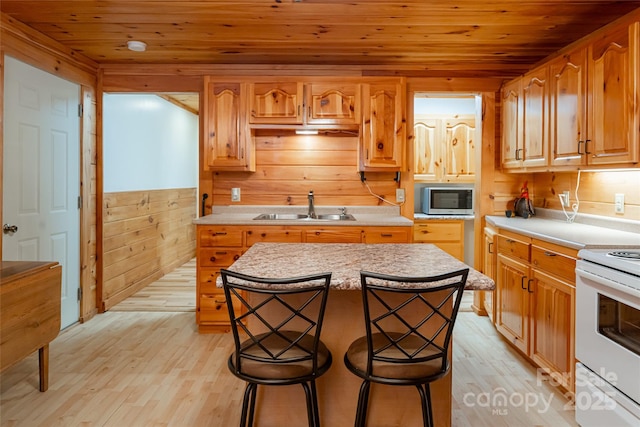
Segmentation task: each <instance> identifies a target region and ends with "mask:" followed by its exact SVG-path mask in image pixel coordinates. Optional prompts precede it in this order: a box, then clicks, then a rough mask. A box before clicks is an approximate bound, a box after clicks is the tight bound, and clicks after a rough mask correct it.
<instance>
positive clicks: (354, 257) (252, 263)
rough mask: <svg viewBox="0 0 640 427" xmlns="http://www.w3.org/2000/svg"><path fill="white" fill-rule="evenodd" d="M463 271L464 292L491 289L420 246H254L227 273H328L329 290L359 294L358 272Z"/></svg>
mask: <svg viewBox="0 0 640 427" xmlns="http://www.w3.org/2000/svg"><path fill="white" fill-rule="evenodd" d="M463 268H469V276H468V278H467V284H466V287H465V289H468V290H492V289H494V287H495V284H494V282H493V280H491V278H489V277H487V276H485V275H484V274H482V273H480V272H478V271H476V270H474V269H473V268H470V267H469V266H468V265H466V264H464V263H463V262H461V261H459V260H457V259H456V258H454V257H452V256H451V255H449V254H447V253H446V252H444V251H442V250H441V249H439V248H438V247H437V246H435V245H431V244H424V243H417V244H413V243H384V244H365V243H256V244H255V245H253V246H252V247H251V248H249V250H248V251H247V252H245V253H244V254H243V255H242V256H241V257H240V258H239V259H238V260H237V261H236V262H234V263H233V264H232V265H231V266H230V267H229V270H232V271H236V272H239V273H244V274H249V275H254V276H262V277H270V278H284V277H294V276H303V275H308V274H316V273H325V272H331V273H332V277H331V288H332V289H338V290H359V289H360V271H361V270H367V271H372V272H376V273H382V274H389V275H397V276H435V275H439V274H444V273H448V272H452V271H456V270H460V269H463ZM217 283H218V286H221V281H220V279H218V282H217Z"/></svg>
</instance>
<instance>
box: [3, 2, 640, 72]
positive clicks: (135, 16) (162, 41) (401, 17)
mask: <svg viewBox="0 0 640 427" xmlns="http://www.w3.org/2000/svg"><path fill="white" fill-rule="evenodd" d="M639 7H640V1H631V0H627V1H604V0H602V1H601V0H579V1H578V0H546V1H544V0H540V1H527V0H524V1H517V0H507V1H496V0H457V1H456V0H430V1H427V0H406V1H380V0H351V1H346V0H238V1H221V0H211V1H189V0H129V1H122V0H120V1H115V0H103V1H93V0H91V1H87V0H75V1H60V0H1V1H0V11H2V12H3V13H5V14H6V15H7V16H9V17H11V18H14V19H16V20H18V21H20V22H21V23H23V24H26V25H28V26H30V27H32V28H34V29H36V30H38V31H40V32H42V33H44V34H46V35H47V36H49V37H51V38H53V39H55V40H57V41H59V42H60V43H62V44H64V45H65V46H67V47H68V48H70V49H73V50H75V51H78V52H81V53H82V54H84V55H85V56H87V57H89V58H91V59H92V60H94V61H95V62H97V63H99V64H134V63H135V64H295V65H317V64H322V65H327V64H329V65H354V66H363V67H364V68H368V69H380V70H412V71H413V72H414V73H423V74H429V75H442V76H451V75H452V73H454V74H457V75H468V76H506V77H508V76H513V75H515V74H518V73H520V72H522V71H525V70H526V69H528V68H530V66H531V65H532V64H535V63H536V62H538V61H540V60H542V59H543V58H544V57H546V56H547V55H549V54H551V53H553V52H554V51H557V50H558V49H560V48H562V47H564V46H566V45H568V44H569V43H571V42H573V41H575V40H577V39H579V38H581V37H582V36H584V35H586V34H589V33H591V32H593V31H594V30H596V29H597V28H599V27H601V26H603V25H605V24H607V23H609V22H611V21H613V20H615V19H616V18H618V17H620V16H622V15H625V14H626V13H628V12H630V11H632V10H634V9H636V8H639ZM128 40H140V41H143V42H145V43H147V45H148V46H147V50H146V51H145V52H132V51H129V50H128V49H127V47H126V42H127V41H128Z"/></svg>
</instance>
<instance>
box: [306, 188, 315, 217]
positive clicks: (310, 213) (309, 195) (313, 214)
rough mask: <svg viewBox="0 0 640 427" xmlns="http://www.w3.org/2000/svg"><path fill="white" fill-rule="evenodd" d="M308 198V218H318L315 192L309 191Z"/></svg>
mask: <svg viewBox="0 0 640 427" xmlns="http://www.w3.org/2000/svg"><path fill="white" fill-rule="evenodd" d="M307 198H308V199H309V212H308V213H307V216H308V217H309V218H316V208H315V207H314V206H313V190H311V191H309V194H308V195H307Z"/></svg>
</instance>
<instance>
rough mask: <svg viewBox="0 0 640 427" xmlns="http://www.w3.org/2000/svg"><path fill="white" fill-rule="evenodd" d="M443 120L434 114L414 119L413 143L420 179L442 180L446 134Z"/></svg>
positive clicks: (417, 174)
mask: <svg viewBox="0 0 640 427" xmlns="http://www.w3.org/2000/svg"><path fill="white" fill-rule="evenodd" d="M442 131H443V127H442V120H440V119H436V118H434V117H432V116H418V115H416V116H415V117H414V119H413V145H414V165H413V172H414V176H415V179H417V180H419V181H440V180H441V179H442V178H443V175H444V173H443V170H444V167H443V166H444V158H443V155H444V150H443V149H442V146H443V145H444V144H443V143H444V136H443V135H442Z"/></svg>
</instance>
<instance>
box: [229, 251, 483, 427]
mask: <svg viewBox="0 0 640 427" xmlns="http://www.w3.org/2000/svg"><path fill="white" fill-rule="evenodd" d="M462 268H469V267H468V266H467V265H466V264H464V263H462V262H461V261H459V260H457V259H456V258H454V257H452V256H450V255H449V254H447V253H446V252H444V251H442V250H440V249H438V248H437V247H436V246H434V245H431V244H362V243H347V244H343V243H322V244H314V243H256V244H255V245H253V246H252V247H251V248H249V250H248V251H247V252H246V253H244V254H243V255H242V256H241V257H240V258H239V259H238V260H237V261H235V262H234V263H233V264H232V265H231V266H230V267H229V269H230V270H232V271H237V272H241V273H244V274H250V275H256V276H263V277H272V278H278V277H292V276H300V275H307V274H314V273H322V272H331V273H332V278H331V291H330V294H329V299H328V304H327V309H326V312H325V320H324V326H323V330H322V340H323V341H324V342H325V343H326V345H327V346H328V347H329V349H330V350H331V352H332V354H333V360H334V361H333V365H332V367H331V368H330V369H329V371H328V372H327V373H326V374H325V375H323V376H322V377H320V378H319V380H318V381H317V385H318V396H319V404H320V422H321V423H322V425H323V426H328V427H343V426H345V425H351V424H353V421H354V419H355V410H356V404H357V400H358V391H359V388H360V384H361V380H360V379H359V378H358V377H356V376H355V375H353V374H351V373H350V372H349V371H348V370H347V369H346V368H345V366H344V363H343V361H342V359H343V356H344V353H345V352H346V350H347V348H348V347H349V345H350V344H351V342H352V341H353V340H354V339H356V338H357V337H359V336H362V335H364V333H365V332H364V319H363V308H362V296H361V292H360V271H361V270H369V271H374V272H378V273H384V274H393V275H407V276H432V275H437V274H442V273H445V272H450V271H454V270H459V269H462ZM220 284H221V282H220V280H218V286H220ZM493 288H494V283H493V281H492V280H491V279H490V278H489V277H487V276H484V275H483V274H481V273H479V272H478V271H476V270H473V269H472V268H470V269H469V276H468V280H467V285H466V288H465V289H469V290H492V289H493ZM431 387H432V388H431V395H432V404H433V411H434V418H435V422H436V425H437V426H450V425H451V373H449V374H448V375H446V376H445V377H444V378H442V379H440V380H438V381H436V382H434V383H433V384H432V386H431ZM258 390H259V391H258V401H257V406H256V411H257V414H256V416H257V420H258V422H257V425H258V426H261V427H266V426H269V427H281V426H285V425H290V426H298V425H306V409H305V402H304V393H303V392H302V389H301V388H300V386H281V387H261V388H258ZM368 419H369V420H370V421H371V423H372V425H378V426H403V427H410V426H414V425H415V426H417V425H422V424H421V419H422V413H421V409H420V402H419V397H418V392H417V391H416V389H415V388H414V387H388V386H387V387H385V386H381V385H378V384H372V386H371V396H370V406H369V418H368ZM374 420H375V421H374Z"/></svg>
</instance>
